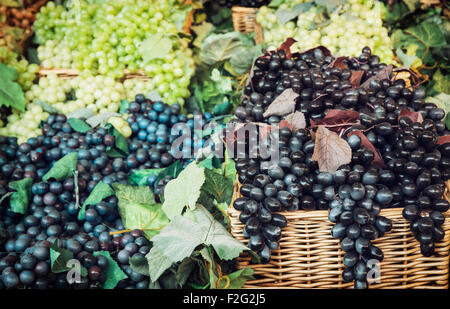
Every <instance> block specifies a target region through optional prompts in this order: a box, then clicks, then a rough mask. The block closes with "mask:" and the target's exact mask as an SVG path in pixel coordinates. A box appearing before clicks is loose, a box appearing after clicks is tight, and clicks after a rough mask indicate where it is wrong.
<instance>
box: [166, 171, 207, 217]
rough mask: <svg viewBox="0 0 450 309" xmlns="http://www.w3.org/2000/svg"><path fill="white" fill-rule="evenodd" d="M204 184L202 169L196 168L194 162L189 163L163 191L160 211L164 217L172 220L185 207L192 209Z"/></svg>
mask: <svg viewBox="0 0 450 309" xmlns="http://www.w3.org/2000/svg"><path fill="white" fill-rule="evenodd" d="M204 182H205V171H204V168H200V167H198V166H197V164H196V163H195V162H192V163H190V164H189V165H188V166H187V167H186V168H185V169H184V170H183V171H182V172H181V173H180V174H179V175H178V177H177V178H176V179H173V180H171V181H170V182H169V183H168V184H167V185H166V187H165V189H164V204H163V206H162V209H163V210H164V212H165V213H166V215H167V216H168V217H169V218H170V219H172V218H174V217H175V216H176V215H179V214H181V213H182V211H183V209H184V208H185V207H186V206H188V207H189V208H191V209H194V208H195V205H196V203H197V200H198V198H199V197H200V189H201V188H202V186H203V183H204Z"/></svg>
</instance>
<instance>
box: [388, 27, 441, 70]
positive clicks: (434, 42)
mask: <svg viewBox="0 0 450 309" xmlns="http://www.w3.org/2000/svg"><path fill="white" fill-rule="evenodd" d="M392 40H393V43H394V47H395V48H398V47H400V48H405V49H406V48H408V46H409V45H411V44H415V45H417V50H416V56H417V57H419V58H420V59H421V60H422V61H423V62H424V63H426V64H430V65H433V64H434V63H435V60H434V58H433V55H432V53H431V50H430V48H432V47H434V48H438V47H442V46H443V45H445V37H444V34H443V33H442V31H441V29H440V28H439V26H437V25H435V24H432V23H429V22H422V23H420V24H418V25H416V26H413V27H409V28H407V29H405V30H396V31H394V33H393V34H392Z"/></svg>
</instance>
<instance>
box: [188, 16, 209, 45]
mask: <svg viewBox="0 0 450 309" xmlns="http://www.w3.org/2000/svg"><path fill="white" fill-rule="evenodd" d="M191 29H192V31H194V32H195V34H196V36H197V37H196V38H195V40H194V41H193V42H192V44H193V45H194V46H195V47H197V48H201V46H202V43H203V39H204V38H205V37H206V36H207V35H208V34H209V33H210V32H211V30H213V29H214V25H213V24H211V23H208V22H203V23H201V24H200V25H197V26H192V27H191Z"/></svg>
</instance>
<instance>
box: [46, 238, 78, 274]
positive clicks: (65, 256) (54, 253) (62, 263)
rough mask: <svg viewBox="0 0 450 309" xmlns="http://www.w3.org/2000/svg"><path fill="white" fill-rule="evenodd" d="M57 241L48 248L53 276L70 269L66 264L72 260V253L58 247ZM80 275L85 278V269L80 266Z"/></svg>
mask: <svg viewBox="0 0 450 309" xmlns="http://www.w3.org/2000/svg"><path fill="white" fill-rule="evenodd" d="M58 244H59V239H57V240H55V241H54V242H53V244H52V246H51V247H50V265H51V268H50V269H51V271H52V272H53V273H55V274H59V273H64V272H67V271H69V270H71V269H72V268H71V267H69V265H68V262H69V261H70V260H72V259H73V258H74V257H73V253H72V251H69V250H67V249H64V248H61V247H59V245H58ZM80 275H81V276H83V277H86V276H87V269H86V268H84V267H83V266H81V265H80Z"/></svg>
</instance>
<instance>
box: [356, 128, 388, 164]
mask: <svg viewBox="0 0 450 309" xmlns="http://www.w3.org/2000/svg"><path fill="white" fill-rule="evenodd" d="M352 135H358V136H359V137H360V138H361V145H363V146H364V147H366V148H367V149H369V150H372V152H373V154H374V156H375V157H374V159H373V161H372V164H375V165H378V166H384V161H383V158H382V157H381V155H380V153H379V152H378V150H377V149H376V148H375V146H374V145H373V144H372V143H371V142H370V141H369V139H368V138H367V137H366V136H365V135H364V133H363V132H362V131H359V130H355V131H352V132H350V133H348V134H347V137H350V136H352Z"/></svg>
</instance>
